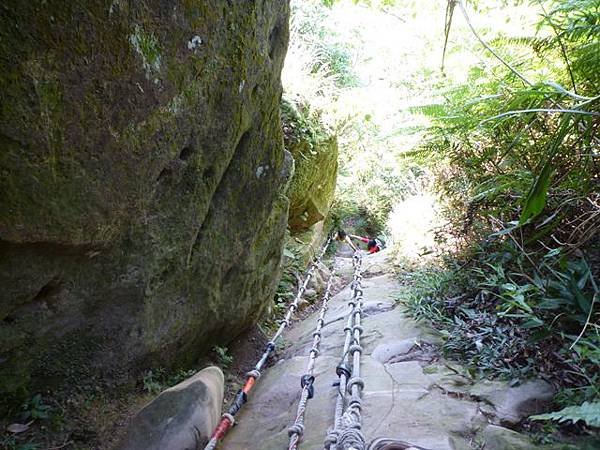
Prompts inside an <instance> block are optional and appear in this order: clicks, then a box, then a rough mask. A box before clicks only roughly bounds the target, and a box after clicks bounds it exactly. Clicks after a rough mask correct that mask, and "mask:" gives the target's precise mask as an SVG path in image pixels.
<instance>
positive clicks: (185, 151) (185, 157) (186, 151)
mask: <svg viewBox="0 0 600 450" xmlns="http://www.w3.org/2000/svg"><path fill="white" fill-rule="evenodd" d="M192 153H194V152H193V151H192V149H191V148H190V147H184V148H183V150H181V153H179V159H181V160H182V161H187V160H188V159H190V156H192Z"/></svg>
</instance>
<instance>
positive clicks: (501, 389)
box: [470, 380, 556, 424]
mask: <svg viewBox="0 0 600 450" xmlns="http://www.w3.org/2000/svg"><path fill="white" fill-rule="evenodd" d="M555 392H556V390H555V389H554V387H553V386H552V385H551V384H550V383H548V382H546V381H543V380H529V381H525V382H524V383H523V384H521V385H519V386H515V387H507V386H506V384H505V383H501V382H497V381H487V380H483V381H480V382H478V383H477V384H475V385H474V386H473V387H472V388H471V389H470V393H471V395H474V396H476V397H478V398H479V399H481V400H484V401H486V402H487V403H489V404H491V405H492V407H493V410H494V414H495V415H496V416H497V417H498V419H499V420H500V421H501V423H506V424H516V423H518V422H519V421H520V420H521V419H523V418H525V417H528V416H530V415H532V414H537V413H540V412H542V411H543V410H544V408H546V407H548V406H549V402H550V401H551V400H552V398H553V396H554V394H555Z"/></svg>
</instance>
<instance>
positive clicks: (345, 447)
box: [324, 251, 366, 450]
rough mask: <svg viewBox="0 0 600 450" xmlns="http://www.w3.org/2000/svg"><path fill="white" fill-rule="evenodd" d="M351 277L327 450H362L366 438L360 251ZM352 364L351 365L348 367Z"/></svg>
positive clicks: (354, 257)
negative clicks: (342, 346) (344, 336)
mask: <svg viewBox="0 0 600 450" xmlns="http://www.w3.org/2000/svg"><path fill="white" fill-rule="evenodd" d="M352 262H353V265H354V276H353V279H352V284H351V291H352V296H351V298H350V300H349V301H348V305H349V306H350V307H351V308H352V309H351V311H350V314H348V319H347V322H346V327H345V328H344V331H345V333H346V339H345V341H344V348H343V351H342V361H341V362H340V364H339V365H338V366H337V368H336V373H337V375H338V377H339V389H338V395H337V399H336V404H335V416H334V422H333V427H332V428H330V429H329V431H328V433H327V436H326V438H325V442H324V447H325V449H326V450H365V448H366V447H365V445H366V443H365V437H364V435H363V433H362V431H361V427H362V416H361V411H362V390H363V388H364V381H363V379H362V378H361V377H360V355H361V353H362V347H361V346H360V337H361V334H362V332H363V328H362V326H361V317H362V304H363V289H362V271H361V263H362V253H361V252H360V251H356V252H355V253H354V256H353V257H352ZM348 362H351V363H352V368H351V369H350V368H349V367H348Z"/></svg>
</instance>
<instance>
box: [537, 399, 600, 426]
mask: <svg viewBox="0 0 600 450" xmlns="http://www.w3.org/2000/svg"><path fill="white" fill-rule="evenodd" d="M530 419H533V420H557V421H558V422H566V421H567V420H570V421H572V422H573V423H575V422H578V421H580V420H583V421H584V422H585V423H586V424H587V425H588V426H590V427H600V402H593V403H592V402H584V403H583V404H582V405H579V406H567V407H566V408H564V409H561V410H560V411H555V412H551V413H547V414H538V415H536V416H531V417H530Z"/></svg>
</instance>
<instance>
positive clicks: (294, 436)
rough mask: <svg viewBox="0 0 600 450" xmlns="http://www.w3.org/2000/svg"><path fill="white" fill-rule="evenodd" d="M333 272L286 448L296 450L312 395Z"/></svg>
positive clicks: (328, 282)
mask: <svg viewBox="0 0 600 450" xmlns="http://www.w3.org/2000/svg"><path fill="white" fill-rule="evenodd" d="M334 274H335V269H334V270H332V271H331V275H330V277H329V280H328V281H327V286H326V288H325V293H324V294H323V305H322V306H321V312H320V314H319V317H318V319H317V325H316V327H315V331H314V332H313V344H312V347H311V349H310V351H309V353H308V364H307V367H306V373H305V374H304V375H303V376H302V392H301V393H300V401H299V402H298V410H297V412H296V419H295V420H294V423H293V425H292V426H290V428H289V429H288V434H289V436H290V442H289V445H288V450H297V449H298V445H299V443H300V439H301V438H302V435H303V434H304V415H305V413H306V404H307V403H308V400H309V399H310V398H312V396H313V390H314V385H313V383H314V376H313V373H314V369H315V362H316V360H317V357H318V356H319V345H320V344H321V330H322V329H323V324H324V323H325V314H326V313H327V309H328V307H329V299H330V298H331V286H332V284H333V276H334Z"/></svg>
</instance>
